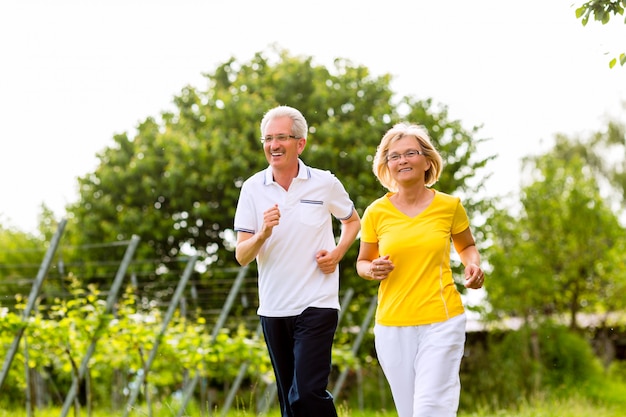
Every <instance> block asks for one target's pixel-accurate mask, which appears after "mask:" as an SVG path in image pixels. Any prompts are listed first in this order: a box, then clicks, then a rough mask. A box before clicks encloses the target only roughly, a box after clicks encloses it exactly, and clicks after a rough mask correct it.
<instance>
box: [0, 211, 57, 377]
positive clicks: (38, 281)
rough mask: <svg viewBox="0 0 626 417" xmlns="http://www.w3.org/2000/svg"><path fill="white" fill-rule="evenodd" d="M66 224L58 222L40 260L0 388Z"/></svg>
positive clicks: (6, 360) (3, 368)
mask: <svg viewBox="0 0 626 417" xmlns="http://www.w3.org/2000/svg"><path fill="white" fill-rule="evenodd" d="M66 224H67V220H66V219H62V220H61V221H60V222H59V225H58V227H57V231H56V232H55V234H54V236H53V237H52V240H51V241H50V246H49V247H48V250H47V252H46V254H45V256H44V258H43V261H42V262H41V265H40V267H39V271H38V272H37V277H36V279H35V282H34V283H33V286H32V288H31V290H30V295H29V297H28V303H27V304H26V308H25V309H24V312H23V314H22V323H23V324H24V325H23V326H20V328H19V330H18V331H17V333H16V334H15V338H14V339H13V343H11V346H10V347H9V350H8V351H7V354H6V356H5V358H4V363H3V365H2V372H0V389H1V388H2V385H3V384H4V381H5V380H6V377H7V375H8V374H9V369H10V368H11V363H12V362H13V358H14V357H15V354H16V352H17V349H18V347H19V344H20V340H21V339H22V335H23V334H24V331H25V330H26V323H27V322H28V318H29V316H30V312H31V310H32V309H33V307H34V306H35V302H36V300H37V297H38V296H39V292H40V291H41V286H42V284H43V281H44V279H45V278H46V275H47V274H48V270H49V269H50V265H51V264H52V259H53V258H54V254H55V253H56V251H57V248H58V247H59V242H60V241H61V236H62V235H63V231H64V230H65V225H66Z"/></svg>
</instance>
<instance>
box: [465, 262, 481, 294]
mask: <svg viewBox="0 0 626 417" xmlns="http://www.w3.org/2000/svg"><path fill="white" fill-rule="evenodd" d="M484 283H485V272H484V271H483V270H482V269H481V268H480V267H479V266H478V265H476V264H469V265H468V266H466V267H465V288H472V289H475V290H477V289H479V288H482V287H483V284H484Z"/></svg>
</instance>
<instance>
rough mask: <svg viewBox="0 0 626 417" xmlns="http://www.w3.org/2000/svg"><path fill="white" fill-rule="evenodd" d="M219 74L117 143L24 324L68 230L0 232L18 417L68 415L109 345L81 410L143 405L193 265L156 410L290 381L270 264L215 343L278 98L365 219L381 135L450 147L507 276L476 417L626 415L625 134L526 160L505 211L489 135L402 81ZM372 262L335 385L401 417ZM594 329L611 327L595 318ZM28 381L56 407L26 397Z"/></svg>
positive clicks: (276, 72) (448, 155) (611, 126)
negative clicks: (169, 314) (73, 393)
mask: <svg viewBox="0 0 626 417" xmlns="http://www.w3.org/2000/svg"><path fill="white" fill-rule="evenodd" d="M206 80H207V86H206V88H205V89H203V90H200V89H197V88H193V87H185V88H183V90H182V91H181V93H180V94H179V95H177V96H176V97H175V98H174V103H175V105H176V110H175V111H172V112H164V113H162V114H160V115H159V116H155V117H149V118H147V119H146V120H144V121H143V122H142V123H140V125H139V126H138V128H137V132H136V133H135V134H134V135H133V136H132V137H130V136H129V135H128V134H121V135H116V136H115V137H114V138H113V144H112V145H111V146H110V147H107V148H106V149H104V150H103V151H102V152H101V153H100V154H99V160H100V164H99V165H98V167H97V168H96V169H95V170H94V172H91V173H87V174H86V175H84V176H83V177H81V178H79V180H78V183H79V190H80V197H79V200H78V201H76V202H75V203H72V204H71V205H70V206H69V207H68V210H67V212H68V226H67V231H66V233H65V235H64V237H63V243H62V247H61V248H60V249H59V251H58V252H57V254H56V256H55V262H54V267H53V268H52V270H51V271H50V273H49V274H48V277H47V280H46V285H45V286H44V288H43V291H42V294H41V296H40V297H39V299H38V304H37V309H36V311H35V312H34V313H33V314H32V315H31V317H30V318H29V320H28V321H27V322H24V321H23V320H22V318H21V314H20V313H21V311H22V310H23V308H24V303H25V300H26V297H27V295H28V293H29V291H30V286H31V285H32V277H33V276H34V275H35V273H36V272H37V269H38V267H39V263H40V262H41V258H42V254H43V251H42V247H45V245H46V244H47V243H48V242H49V241H50V239H51V237H52V234H53V233H54V232H55V230H56V225H57V222H58V219H55V218H54V217H53V216H52V215H51V213H50V212H49V210H47V209H46V208H45V207H43V208H42V217H41V227H40V230H41V235H38V236H31V235H28V234H25V233H22V232H20V231H17V230H11V229H5V228H0V248H2V250H1V251H0V273H1V274H2V277H3V279H2V283H1V284H0V297H1V300H2V307H1V308H0V346H8V345H9V344H10V343H11V341H12V340H13V338H14V335H15V333H16V332H17V331H18V330H19V329H20V328H22V327H23V326H26V332H25V336H24V338H23V340H22V343H23V345H22V349H21V350H20V352H19V353H18V356H17V357H16V360H15V361H14V363H13V366H12V368H11V370H10V374H9V379H8V381H7V383H6V384H5V385H4V386H3V387H2V390H3V392H2V395H0V406H1V407H2V408H4V407H7V408H8V407H14V406H16V405H18V406H19V405H20V404H23V403H24V402H25V401H26V399H25V393H26V392H29V393H32V394H33V396H34V397H35V398H37V401H38V402H39V404H37V405H41V406H47V405H55V404H59V403H60V402H62V400H63V398H64V395H65V393H66V392H67V389H68V386H69V384H70V383H71V379H72V376H73V375H75V374H76V368H77V366H76V364H77V363H80V360H81V358H82V357H83V356H84V354H85V351H86V348H87V346H88V345H89V342H90V341H91V340H93V339H94V338H97V339H98V348H97V350H96V354H95V355H94V357H93V358H92V360H91V361H90V364H89V373H88V376H87V379H86V380H85V381H82V384H81V396H80V400H81V402H82V404H83V406H85V407H91V406H92V405H93V406H95V407H106V406H111V405H112V406H113V408H115V407H119V406H120V405H121V404H124V399H125V398H126V397H127V395H128V391H129V387H132V384H133V383H134V382H133V381H135V380H136V378H137V376H138V375H139V374H140V373H141V372H148V370H147V369H144V366H145V361H146V357H147V352H149V351H150V349H151V348H152V346H154V344H155V343H157V334H158V329H159V328H160V327H161V325H162V320H163V311H164V310H165V308H166V307H167V306H168V302H169V300H170V299H171V296H172V291H173V288H174V287H175V286H176V283H177V282H178V280H179V279H180V274H181V270H182V267H181V264H182V262H181V260H182V259H184V257H185V256H186V255H189V254H190V253H195V254H199V255H200V257H201V262H200V263H199V264H198V265H197V268H196V271H195V272H194V275H193V278H192V280H191V282H190V285H189V287H188V288H187V290H186V297H185V303H184V304H181V305H180V306H179V309H178V310H177V314H176V316H175V318H174V320H173V322H172V323H171V324H170V325H169V326H168V329H167V333H166V334H165V336H164V340H163V341H162V344H161V345H160V348H159V356H158V358H157V361H155V363H154V366H153V367H152V368H151V369H150V370H149V375H148V377H147V378H146V383H145V386H144V387H143V388H142V391H141V392H142V402H145V403H147V404H148V407H149V408H150V409H151V407H154V408H155V409H156V408H159V407H164V406H166V405H167V404H172V401H173V398H177V397H178V396H179V395H180V392H181V390H182V389H183V388H184V386H185V384H186V382H188V381H189V379H190V378H192V377H193V376H194V375H196V374H198V375H200V376H201V380H202V384H201V385H200V386H199V387H198V388H197V390H196V392H195V395H194V401H195V402H196V403H198V404H214V405H215V406H217V407H219V406H220V405H221V404H222V403H223V402H224V400H225V398H224V397H225V394H226V393H227V392H228V391H229V389H230V388H231V386H232V384H233V380H234V379H235V378H236V376H237V374H238V371H239V369H240V368H241V367H242V366H246V373H245V383H244V385H243V389H242V390H241V392H240V396H239V400H238V401H239V404H244V405H245V407H244V408H245V409H247V410H250V409H252V408H254V403H255V402H256V400H257V399H258V398H260V397H262V396H263V395H264V394H263V389H264V388H265V387H266V386H267V384H268V383H269V382H271V380H272V374H271V369H270V368H269V365H268V360H267V355H266V353H265V348H264V346H263V344H262V341H261V340H260V338H259V335H258V332H257V331H256V321H255V319H256V318H255V314H254V311H255V307H256V295H255V288H254V270H253V269H254V266H253V267H252V270H251V271H250V279H248V280H247V281H246V283H245V285H244V289H243V290H242V291H241V293H240V295H239V298H238V299H237V304H236V306H235V308H234V310H233V311H232V315H231V317H230V319H229V321H228V323H227V325H226V326H225V327H224V328H223V329H221V330H220V332H219V334H218V335H217V337H216V338H215V339H214V340H213V339H212V335H211V332H210V329H211V326H212V324H213V323H214V322H215V320H216V318H217V315H218V314H219V311H220V308H221V306H222V304H223V302H224V299H225V295H226V294H227V292H228V288H229V285H231V284H232V281H233V278H234V275H235V274H236V271H237V268H236V267H237V265H236V262H235V260H234V256H233V252H232V251H233V236H234V234H233V232H232V219H233V215H234V210H235V207H236V201H237V198H238V195H239V187H240V186H241V183H242V181H243V180H244V179H245V178H247V177H248V176H249V175H251V174H252V173H254V172H256V171H258V170H260V169H263V168H264V167H265V166H266V161H265V159H264V156H263V153H262V148H261V144H260V142H259V140H258V137H259V136H260V132H259V128H258V125H259V121H260V119H261V116H262V114H263V113H264V112H265V111H266V110H267V109H269V108H271V107H273V106H275V105H277V104H288V105H292V106H294V107H297V108H299V109H300V110H302V112H303V113H304V115H305V116H306V117H307V119H308V121H309V124H310V127H311V128H310V137H309V141H308V144H307V149H306V150H305V153H304V154H303V159H304V161H305V162H306V163H307V164H310V165H312V166H316V167H320V168H323V169H329V170H331V171H332V172H334V173H335V174H336V175H337V176H338V177H339V178H340V179H341V180H342V182H343V183H344V184H345V186H346V189H347V190H348V192H349V193H350V195H351V196H352V198H353V199H354V201H355V205H356V208H357V210H358V211H359V213H361V214H362V212H363V210H364V208H365V207H366V206H367V204H368V203H369V202H371V201H372V200H373V199H375V198H377V197H379V196H380V195H381V194H382V193H383V192H384V190H383V189H382V187H381V186H380V184H378V183H377V181H376V179H375V177H374V176H373V174H372V172H371V163H372V157H373V155H374V153H375V149H376V146H377V144H378V142H379V139H380V137H381V136H382V134H383V133H384V132H385V131H386V130H387V129H388V128H389V127H390V126H391V125H392V124H393V123H395V122H397V121H401V120H408V121H412V122H416V123H420V124H423V125H424V126H426V128H427V129H428V130H429V132H430V133H431V135H432V138H433V142H434V143H435V145H436V146H437V148H438V149H439V150H440V152H441V153H442V156H443V158H444V162H445V168H444V173H443V175H442V178H441V180H440V181H439V182H438V183H437V184H436V186H435V188H437V189H439V190H441V191H443V192H447V193H451V194H456V195H459V196H461V197H462V199H463V202H464V205H465V206H466V208H467V210H468V213H469V214H470V217H471V218H472V224H473V229H474V232H475V235H476V237H477V240H478V242H479V243H480V249H481V252H482V253H483V256H484V259H485V267H486V268H487V270H488V283H487V294H486V299H485V300H484V302H483V303H482V304H481V305H479V306H476V307H473V309H474V310H475V311H474V313H475V314H479V315H480V317H481V318H482V319H483V324H484V326H485V331H480V332H475V333H473V334H470V335H468V337H469V340H468V349H467V352H466V357H465V359H464V361H463V367H462V374H461V376H462V382H463V396H462V404H461V409H462V410H464V411H465V412H472V413H473V412H477V413H488V412H491V410H500V409H503V408H510V407H512V408H516V407H517V408H519V409H520V410H521V409H523V408H524V407H525V405H526V404H530V403H533V402H534V401H535V400H536V399H537V398H540V399H541V398H542V397H547V398H549V401H548V402H547V404H548V406H547V407H551V405H552V404H555V403H556V404H562V403H563V404H569V403H568V401H569V400H568V398H569V397H571V396H573V395H577V396H582V397H583V398H584V399H583V401H582V402H581V404H582V407H587V404H588V403H589V404H593V405H594V407H606V408H607V410H609V411H607V412H608V413H610V412H611V411H610V410H611V409H612V408H613V407H616V406H620V405H623V404H624V400H623V398H626V397H625V396H624V380H625V378H624V375H625V374H626V372H625V371H624V368H625V366H624V360H623V357H622V358H620V357H619V356H618V352H617V351H616V349H615V343H616V341H619V340H620V339H619V338H620V337H621V338H623V337H624V336H623V335H624V323H625V322H624V320H623V317H622V318H620V316H619V313H620V312H623V310H624V303H625V302H626V300H625V299H624V297H623V294H624V289H625V288H624V287H625V285H626V279H625V278H626V265H625V260H624V255H623V254H624V253H626V252H625V251H624V249H625V248H626V233H624V232H625V230H624V226H623V223H624V219H623V215H624V213H623V209H622V207H623V204H624V194H625V190H626V175H625V174H624V172H626V169H625V168H626V167H625V164H626V162H625V161H624V158H623V155H624V154H625V151H626V139H625V137H626V135H625V130H626V129H625V127H624V126H623V125H621V124H619V123H616V122H610V123H608V125H607V128H606V130H605V131H602V132H596V133H594V134H593V135H590V136H589V137H580V138H567V137H562V136H558V137H557V138H556V140H555V146H554V147H553V148H552V149H550V150H549V151H548V152H546V153H545V154H543V155H536V156H532V157H528V158H527V159H526V161H525V165H524V170H525V176H524V178H525V180H524V184H523V189H522V193H521V195H520V197H519V199H518V200H511V199H506V198H503V199H489V198H486V197H485V195H486V193H485V190H484V181H485V179H486V178H488V176H489V175H490V172H489V161H491V160H492V159H493V158H495V157H496V156H495V155H492V156H487V157H480V156H479V154H478V153H477V147H478V146H479V145H480V144H482V145H484V146H486V145H488V139H487V138H482V137H481V135H480V127H477V126H474V127H469V128H468V127H465V126H463V124H462V122H461V121H458V120H450V119H449V117H448V113H447V109H446V107H445V105H442V104H438V103H435V102H434V101H433V100H432V99H417V98H415V97H410V96H408V97H407V96H402V97H401V96H398V95H397V94H395V93H394V92H393V91H392V90H391V89H390V82H391V77H390V76H389V75H384V76H381V77H372V76H371V75H370V73H369V71H368V69H367V68H365V67H362V66H358V65H354V64H353V63H351V62H350V61H349V60H346V59H337V60H336V61H335V65H334V66H333V67H332V68H325V67H321V66H317V65H314V64H313V60H312V58H311V57H306V56H304V57H297V56H291V55H290V54H289V53H288V52H287V51H284V50H277V49H270V50H268V51H264V52H259V53H257V54H256V55H255V56H254V57H253V58H252V59H251V60H250V61H248V62H238V61H236V60H235V59H229V60H227V61H226V62H224V63H223V64H222V65H219V66H218V67H217V68H216V69H215V71H213V72H212V73H208V74H206ZM606 155H622V157H621V158H620V157H617V158H606V157H605V156H606ZM133 235H137V236H139V237H140V238H141V245H140V246H139V249H138V252H137V254H136V256H135V259H134V260H133V263H132V265H131V268H130V270H129V277H128V280H127V282H126V286H125V291H124V293H123V296H122V297H121V299H120V302H119V303H118V304H117V305H116V309H115V311H114V313H113V314H104V309H103V298H104V297H105V295H106V292H107V291H108V289H109V287H110V284H111V281H112V279H113V276H114V274H115V269H116V268H117V266H118V264H119V261H120V260H121V258H122V256H123V252H124V248H125V242H128V240H129V239H130V238H131V237H132V236H133ZM356 250H357V245H354V247H353V248H352V250H351V251H350V252H349V253H348V254H347V256H346V257H345V259H344V260H343V262H342V265H341V291H342V296H345V295H346V293H347V291H348V290H354V297H353V300H352V302H351V303H350V304H349V305H348V306H347V308H346V309H345V311H344V317H343V321H342V325H341V328H340V330H339V332H338V333H337V341H336V344H335V351H334V352H333V353H334V362H335V369H334V373H333V381H335V380H336V379H337V377H338V375H339V374H340V373H341V372H342V371H343V370H346V369H347V370H349V374H348V379H347V384H346V386H345V388H344V390H343V391H342V393H341V397H340V398H338V401H339V402H340V403H341V404H344V407H345V408H346V409H348V410H355V409H361V408H364V409H372V410H381V409H390V408H391V407H392V404H391V400H390V397H389V395H388V389H387V388H386V385H385V383H384V378H382V375H381V374H380V370H379V369H378V366H377V363H376V359H375V354H374V352H373V349H372V346H373V342H372V335H371V332H368V333H366V335H365V339H364V340H363V343H362V345H361V348H360V349H357V350H356V351H353V349H352V344H353V343H354V341H355V339H356V336H357V329H358V327H359V325H360V324H361V323H362V322H363V321H364V319H365V317H366V314H367V307H368V305H369V302H370V300H371V297H372V296H373V295H374V294H375V292H376V286H374V285H372V283H371V282H366V281H363V280H361V279H359V278H358V277H357V276H356V273H355V271H354V267H353V265H354V259H355V256H356ZM455 265H456V266H458V262H457V263H456V264H455ZM459 288H460V290H461V291H463V288H462V287H459ZM589 317H592V318H593V319H594V320H595V321H592V322H587V321H585V322H583V323H581V322H580V320H581V318H589ZM616 317H617V318H616ZM511 320H518V323H519V326H514V327H512V326H510V325H508V323H510V322H511ZM99 323H105V324H106V325H105V326H104V330H98V329H100V327H99ZM590 323H591V324H590ZM96 332H98V333H96ZM611 346H613V347H612V348H611ZM25 368H28V373H26V372H25ZM27 375H30V376H32V377H33V378H35V380H39V381H40V384H39V386H40V387H44V388H45V391H46V392H45V394H41V393H36V392H35V391H34V387H32V386H31V387H30V389H29V390H27V388H26V376H27ZM331 386H332V384H331ZM33 402H35V401H34V400H33ZM579 406H581V405H580V404H579V403H575V404H574V405H573V407H574V408H575V407H579ZM196 407H198V409H199V410H200V411H203V410H204V411H206V409H207V407H202V406H197V405H196ZM209 408H212V406H211V407H209ZM520 412H522V411H520ZM563 415H565V414H563ZM572 415H574V414H572ZM607 415H611V414H607Z"/></svg>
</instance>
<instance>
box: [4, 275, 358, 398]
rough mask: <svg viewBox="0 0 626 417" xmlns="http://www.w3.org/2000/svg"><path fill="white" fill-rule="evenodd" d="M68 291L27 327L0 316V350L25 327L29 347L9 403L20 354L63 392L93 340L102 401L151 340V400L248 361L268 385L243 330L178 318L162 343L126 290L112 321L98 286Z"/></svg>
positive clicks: (154, 314)
mask: <svg viewBox="0 0 626 417" xmlns="http://www.w3.org/2000/svg"><path fill="white" fill-rule="evenodd" d="M70 287H71V288H72V295H73V297H72V298H70V299H68V300H57V302H56V303H54V305H53V306H52V307H51V308H50V309H49V310H48V311H46V310H39V311H38V312H37V313H36V314H33V316H32V317H31V318H30V320H29V321H28V322H27V323H23V322H22V319H21V317H20V316H19V312H17V313H13V312H10V311H8V310H7V309H3V310H2V311H1V316H0V318H1V319H2V320H0V346H8V345H9V344H10V343H11V342H12V341H13V338H14V335H15V334H16V331H17V329H18V328H20V327H21V326H25V327H26V331H25V333H24V336H23V338H22V341H23V342H24V343H27V345H24V344H23V346H22V349H20V350H18V352H17V355H16V358H15V360H14V362H13V366H12V367H11V369H10V372H9V376H8V380H7V381H6V382H5V386H6V387H10V389H11V391H13V390H15V396H14V397H13V398H14V399H16V398H19V397H21V396H22V394H21V393H22V392H23V390H24V389H25V378H24V372H23V370H24V361H25V358H26V357H25V354H28V368H30V369H32V370H35V371H37V372H39V373H40V374H41V375H47V378H48V379H49V380H50V381H51V382H53V383H54V385H55V386H56V387H57V389H61V391H63V392H64V391H66V390H67V387H69V384H71V378H72V375H75V374H76V370H77V368H78V365H79V364H80V363H81V361H82V358H83V357H84V355H85V354H86V352H87V347H88V346H89V345H90V344H91V343H92V341H93V340H96V341H97V349H96V350H95V352H94V355H93V356H92V359H91V361H90V363H89V376H90V379H91V381H92V383H91V385H92V386H97V387H99V389H100V390H101V391H102V392H101V393H100V394H101V396H100V397H97V398H96V400H99V401H103V402H104V403H105V404H106V403H108V401H109V399H108V396H110V395H111V393H112V392H113V391H116V390H119V391H120V392H121V391H125V390H128V389H129V387H130V385H131V381H132V380H133V379H134V378H136V377H137V375H138V374H139V373H140V372H146V371H147V370H145V363H146V359H147V357H148V353H149V352H150V350H151V349H152V348H153V347H154V346H155V344H156V343H157V342H159V343H160V346H159V348H158V352H159V355H158V360H157V361H155V362H154V366H153V367H152V368H151V369H150V374H149V375H148V377H147V380H148V381H149V386H150V387H151V389H153V390H154V391H155V392H156V393H157V397H162V396H168V395H171V394H172V393H173V390H175V389H177V387H178V386H180V384H181V383H182V381H183V379H184V378H185V375H186V373H187V372H188V371H190V370H191V371H193V372H196V371H197V372H200V375H201V376H202V377H203V378H205V379H206V380H207V381H208V383H209V384H210V385H211V386H221V387H223V386H228V384H229V383H230V381H232V380H234V379H235V376H236V375H237V373H238V372H239V368H240V367H241V365H242V364H243V363H244V362H247V363H251V364H254V366H251V367H250V368H249V369H248V373H247V375H246V377H247V378H252V379H259V378H260V379H261V380H265V381H266V382H268V381H269V380H271V379H272V378H273V374H272V372H271V367H270V364H269V359H268V357H267V353H266V349H265V345H264V343H263V341H262V340H261V339H260V338H259V335H258V334H256V335H254V334H252V332H250V331H248V330H246V329H245V328H244V327H239V328H237V329H236V330H235V331H234V332H232V333H228V331H227V330H226V329H225V330H223V331H222V332H221V333H220V335H219V336H218V337H217V338H216V340H211V337H210V334H209V333H208V330H207V328H206V325H205V323H204V322H203V320H202V319H199V320H198V321H197V322H190V321H189V320H186V319H185V318H183V317H180V316H177V317H175V318H174V320H173V323H172V324H171V325H170V327H168V329H167V332H166V333H165V334H164V336H163V339H162V340H158V335H159V334H160V332H159V330H160V329H161V327H162V326H163V324H162V323H163V320H162V317H161V315H160V313H159V310H158V309H150V310H149V311H144V310H142V309H141V308H138V303H137V300H136V299H135V298H134V295H133V294H134V293H133V291H132V290H131V289H128V290H127V291H126V292H125V294H124V297H123V298H122V300H121V302H120V304H119V306H118V308H117V310H116V312H115V317H113V316H106V315H103V314H102V313H103V311H104V309H103V300H102V299H101V297H100V292H99V291H98V289H97V288H94V287H93V286H90V287H88V288H82V287H81V286H80V284H79V282H78V280H73V282H72V283H71V284H70ZM17 307H18V308H23V305H20V304H18V306H17ZM102 324H104V326H103V325H102ZM337 349H338V350H340V351H341V348H339V347H338V348H337ZM340 353H342V354H343V357H344V358H345V361H342V360H341V356H339V359H338V360H337V362H338V363H339V364H344V366H345V363H351V362H346V361H350V360H351V359H350V357H348V356H347V355H346V354H345V352H340ZM120 373H121V374H123V378H122V380H123V381H126V382H125V383H124V384H123V385H122V386H118V385H116V383H114V382H113V381H115V379H114V374H120ZM5 386H3V390H4V389H5ZM105 387H106V389H104V388H105Z"/></svg>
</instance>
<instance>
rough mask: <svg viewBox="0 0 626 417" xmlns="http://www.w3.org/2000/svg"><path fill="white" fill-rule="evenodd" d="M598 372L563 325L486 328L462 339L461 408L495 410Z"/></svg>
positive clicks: (588, 352) (580, 341)
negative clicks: (471, 339)
mask: <svg viewBox="0 0 626 417" xmlns="http://www.w3.org/2000/svg"><path fill="white" fill-rule="evenodd" d="M602 375H603V371H602V367H601V365H600V363H599V360H598V359H597V358H596V357H595V356H594V354H593V350H592V348H591V346H590V344H589V343H588V342H587V341H586V340H585V339H584V338H583V337H582V336H580V335H579V334H577V333H575V332H573V331H571V330H569V329H567V328H566V327H563V326H558V325H554V324H549V323H546V324H543V325H541V326H539V327H536V328H533V327H523V328H521V329H520V330H517V331H507V332H490V333H489V334H487V335H486V336H485V340H484V342H483V343H473V344H468V348H467V350H466V357H465V358H464V360H463V365H462V368H461V384H462V393H461V408H462V409H463V410H477V409H481V408H489V409H493V410H496V409H500V408H508V407H514V406H515V405H516V404H520V403H523V402H526V401H530V400H531V399H533V398H535V397H537V396H540V395H544V394H545V393H551V392H555V393H557V392H558V391H561V390H564V391H567V390H569V389H570V388H572V389H573V388H576V387H579V386H581V385H582V384H584V383H585V381H591V380H596V379H598V378H601V377H602Z"/></svg>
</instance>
